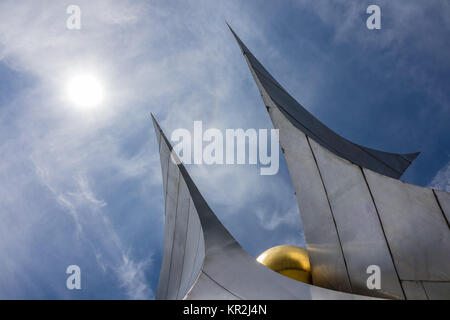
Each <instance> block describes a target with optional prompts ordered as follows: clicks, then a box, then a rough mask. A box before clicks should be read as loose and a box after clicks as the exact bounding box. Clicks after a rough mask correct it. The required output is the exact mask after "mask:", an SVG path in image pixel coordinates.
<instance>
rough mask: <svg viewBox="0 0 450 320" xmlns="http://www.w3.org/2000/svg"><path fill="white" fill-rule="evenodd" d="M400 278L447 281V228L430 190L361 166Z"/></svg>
mask: <svg viewBox="0 0 450 320" xmlns="http://www.w3.org/2000/svg"><path fill="white" fill-rule="evenodd" d="M364 173H365V175H366V178H367V181H368V183H369V186H370V189H371V191H372V194H373V197H374V199H375V204H376V206H377V209H378V212H379V215H380V218H381V221H382V224H383V228H384V231H385V234H386V237H387V239H388V242H389V246H390V248H391V252H392V255H393V260H394V263H395V265H396V267H397V271H398V274H399V276H400V279H401V280H431V281H448V280H450V254H449V253H450V230H449V228H448V226H447V223H446V221H445V218H444V215H443V214H442V212H441V209H440V208H439V206H438V203H437V201H436V198H435V196H434V194H433V192H432V190H431V189H427V188H423V187H419V186H415V185H411V184H408V183H404V182H402V181H399V180H395V179H392V178H389V177H385V176H382V175H380V174H378V173H375V172H373V171H370V170H367V169H364Z"/></svg>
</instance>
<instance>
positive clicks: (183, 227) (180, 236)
mask: <svg viewBox="0 0 450 320" xmlns="http://www.w3.org/2000/svg"><path fill="white" fill-rule="evenodd" d="M190 201H191V197H190V195H189V191H188V189H187V187H186V183H185V182H184V180H183V179H180V181H179V183H178V198H177V208H176V213H175V217H176V218H175V231H174V238H173V242H172V253H171V256H172V259H171V260H172V261H171V265H170V275H169V285H168V289H167V299H177V297H178V291H179V288H180V284H181V276H182V273H183V268H184V267H185V265H184V260H185V249H186V244H187V241H186V240H187V231H188V229H187V227H188V218H189V203H190Z"/></svg>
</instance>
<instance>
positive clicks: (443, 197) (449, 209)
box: [434, 190, 450, 224]
mask: <svg viewBox="0 0 450 320" xmlns="http://www.w3.org/2000/svg"><path fill="white" fill-rule="evenodd" d="M434 193H435V194H436V197H437V198H438V201H439V204H440V206H441V209H442V211H443V214H444V215H445V218H446V220H447V224H448V223H449V222H450V193H448V192H445V191H440V190H434Z"/></svg>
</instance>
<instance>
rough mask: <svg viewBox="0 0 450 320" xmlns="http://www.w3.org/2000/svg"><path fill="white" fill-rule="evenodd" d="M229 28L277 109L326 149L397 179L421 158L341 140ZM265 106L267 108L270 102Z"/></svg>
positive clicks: (414, 154)
mask: <svg viewBox="0 0 450 320" xmlns="http://www.w3.org/2000/svg"><path fill="white" fill-rule="evenodd" d="M227 25H228V24H227ZM228 27H229V28H230V31H231V32H232V34H233V36H234V37H235V39H236V41H237V43H238V45H239V47H240V49H241V51H242V53H243V55H244V56H245V57H246V58H247V59H246V60H247V63H248V65H249V68H250V69H251V71H252V74H253V75H254V77H257V79H258V80H259V82H260V83H261V85H262V86H263V87H264V89H265V90H266V92H267V94H268V95H269V96H270V98H271V99H272V100H273V102H274V103H275V104H276V106H277V107H278V108H279V109H280V111H281V112H283V114H284V115H285V116H286V117H287V118H288V119H289V121H291V122H292V124H293V125H294V126H296V127H297V128H298V129H299V130H301V131H302V132H303V133H305V134H306V135H307V136H309V137H310V138H312V139H314V141H316V142H317V143H319V144H320V145H322V146H323V147H325V148H327V149H328V150H330V151H331V152H333V153H334V154H336V155H337V156H339V157H342V158H344V159H346V160H348V161H350V162H353V163H355V164H357V165H359V166H362V167H364V168H368V169H371V170H373V171H375V172H378V173H380V174H383V175H386V176H389V177H392V178H396V179H398V178H400V177H401V175H402V174H403V173H404V171H405V170H406V169H407V168H408V167H409V165H410V164H411V163H412V161H414V159H415V158H417V156H418V155H419V154H420V152H416V153H407V154H397V153H390V152H384V151H380V150H375V149H372V148H368V147H364V146H361V145H358V144H356V143H353V142H351V141H349V140H347V139H345V138H343V137H341V136H340V135H338V134H337V133H335V132H334V131H333V130H331V129H329V128H328V127H327V126H326V125H324V124H323V123H322V122H320V121H319V120H318V119H317V118H315V117H314V116H313V115H312V114H311V113H309V112H308V111H307V110H306V109H305V108H304V107H303V106H302V105H301V104H300V103H298V102H297V101H296V100H295V99H294V98H293V97H292V96H291V95H290V94H289V93H288V92H287V91H286V90H285V89H284V88H283V87H282V86H281V85H280V84H279V83H278V82H277V81H276V80H275V78H273V76H272V75H271V74H270V73H269V72H268V71H267V70H266V69H265V68H264V66H263V65H262V64H261V63H260V62H259V61H258V60H257V59H256V58H255V56H254V55H253V54H252V53H251V51H250V50H249V49H248V48H247V47H246V46H245V44H244V43H243V42H242V41H241V39H240V38H239V37H238V36H237V35H236V33H235V32H234V31H233V29H232V28H231V27H230V26H229V25H228ZM264 102H265V103H266V105H267V102H266V101H264Z"/></svg>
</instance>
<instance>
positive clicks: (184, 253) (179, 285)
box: [177, 179, 191, 299]
mask: <svg viewBox="0 0 450 320" xmlns="http://www.w3.org/2000/svg"><path fill="white" fill-rule="evenodd" d="M183 181H184V179H183ZM185 184H186V183H185ZM186 189H187V186H186ZM188 192H189V190H188ZM190 209H191V197H190V195H189V203H188V211H187V222H186V234H185V236H184V250H183V259H182V262H181V275H180V281H179V283H178V291H177V299H178V297H179V296H180V287H181V281H182V280H183V279H182V278H183V269H184V259H185V256H186V245H187V235H188V232H189V229H188V228H189V216H190V214H189V213H190Z"/></svg>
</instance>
